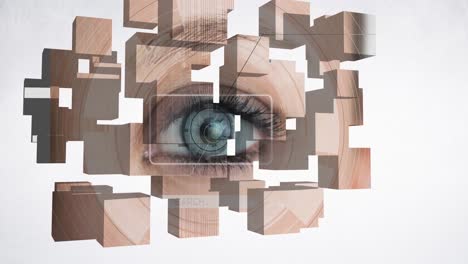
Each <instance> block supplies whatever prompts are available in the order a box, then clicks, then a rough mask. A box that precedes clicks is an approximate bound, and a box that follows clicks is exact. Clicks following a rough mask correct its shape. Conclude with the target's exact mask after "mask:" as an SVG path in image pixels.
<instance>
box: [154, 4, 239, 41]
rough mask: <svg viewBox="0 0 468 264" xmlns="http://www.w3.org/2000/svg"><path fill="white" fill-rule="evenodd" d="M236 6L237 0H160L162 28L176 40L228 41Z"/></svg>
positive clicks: (162, 31) (164, 32)
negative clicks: (229, 24)
mask: <svg viewBox="0 0 468 264" xmlns="http://www.w3.org/2000/svg"><path fill="white" fill-rule="evenodd" d="M233 8H234V1H233V0H168V1H160V2H159V27H158V32H159V34H167V35H169V37H170V38H171V39H173V40H181V41H189V42H199V43H210V44H218V45H225V44H226V39H227V14H228V12H229V11H231V10H232V9H233Z"/></svg>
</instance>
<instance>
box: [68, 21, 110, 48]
mask: <svg viewBox="0 0 468 264" xmlns="http://www.w3.org/2000/svg"><path fill="white" fill-rule="evenodd" d="M73 51H74V52H75V53H77V54H86V55H100V56H110V55H112V20H110V19H102V18H91V17H76V19H75V22H73Z"/></svg>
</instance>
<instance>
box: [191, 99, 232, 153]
mask: <svg viewBox="0 0 468 264" xmlns="http://www.w3.org/2000/svg"><path fill="white" fill-rule="evenodd" d="M233 120H234V117H233V115H232V114H230V113H227V112H226V111H224V110H223V109H221V108H219V107H215V105H205V106H203V107H202V110H199V111H195V112H194V113H191V114H190V115H188V116H187V117H186V118H185V121H184V126H183V130H184V131H183V138H184V141H185V145H186V146H187V148H188V149H189V150H190V152H191V154H192V155H194V156H196V157H200V156H203V157H205V158H209V157H215V156H222V155H226V147H227V139H229V138H232V137H233V130H234V129H233Z"/></svg>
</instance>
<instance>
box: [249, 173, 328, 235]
mask: <svg viewBox="0 0 468 264" xmlns="http://www.w3.org/2000/svg"><path fill="white" fill-rule="evenodd" d="M314 186H317V184H316V183H312V182H310V183H289V184H282V185H281V186H278V187H269V188H267V189H251V190H249V191H248V194H249V200H248V218H247V219H248V220H247V226H248V229H249V230H250V231H252V232H256V233H259V234H262V235H276V234H286V233H298V232H300V231H301V229H303V228H313V227H318V222H319V219H320V218H322V217H323V190H322V189H319V188H316V187H314ZM298 201H301V202H298Z"/></svg>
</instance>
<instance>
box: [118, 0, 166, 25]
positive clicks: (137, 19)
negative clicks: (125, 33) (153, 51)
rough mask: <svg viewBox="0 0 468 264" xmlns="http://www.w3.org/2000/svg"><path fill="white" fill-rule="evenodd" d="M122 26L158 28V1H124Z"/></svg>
mask: <svg viewBox="0 0 468 264" xmlns="http://www.w3.org/2000/svg"><path fill="white" fill-rule="evenodd" d="M124 26H125V27H133V28H143V29H154V28H155V27H157V26H158V0H124Z"/></svg>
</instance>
